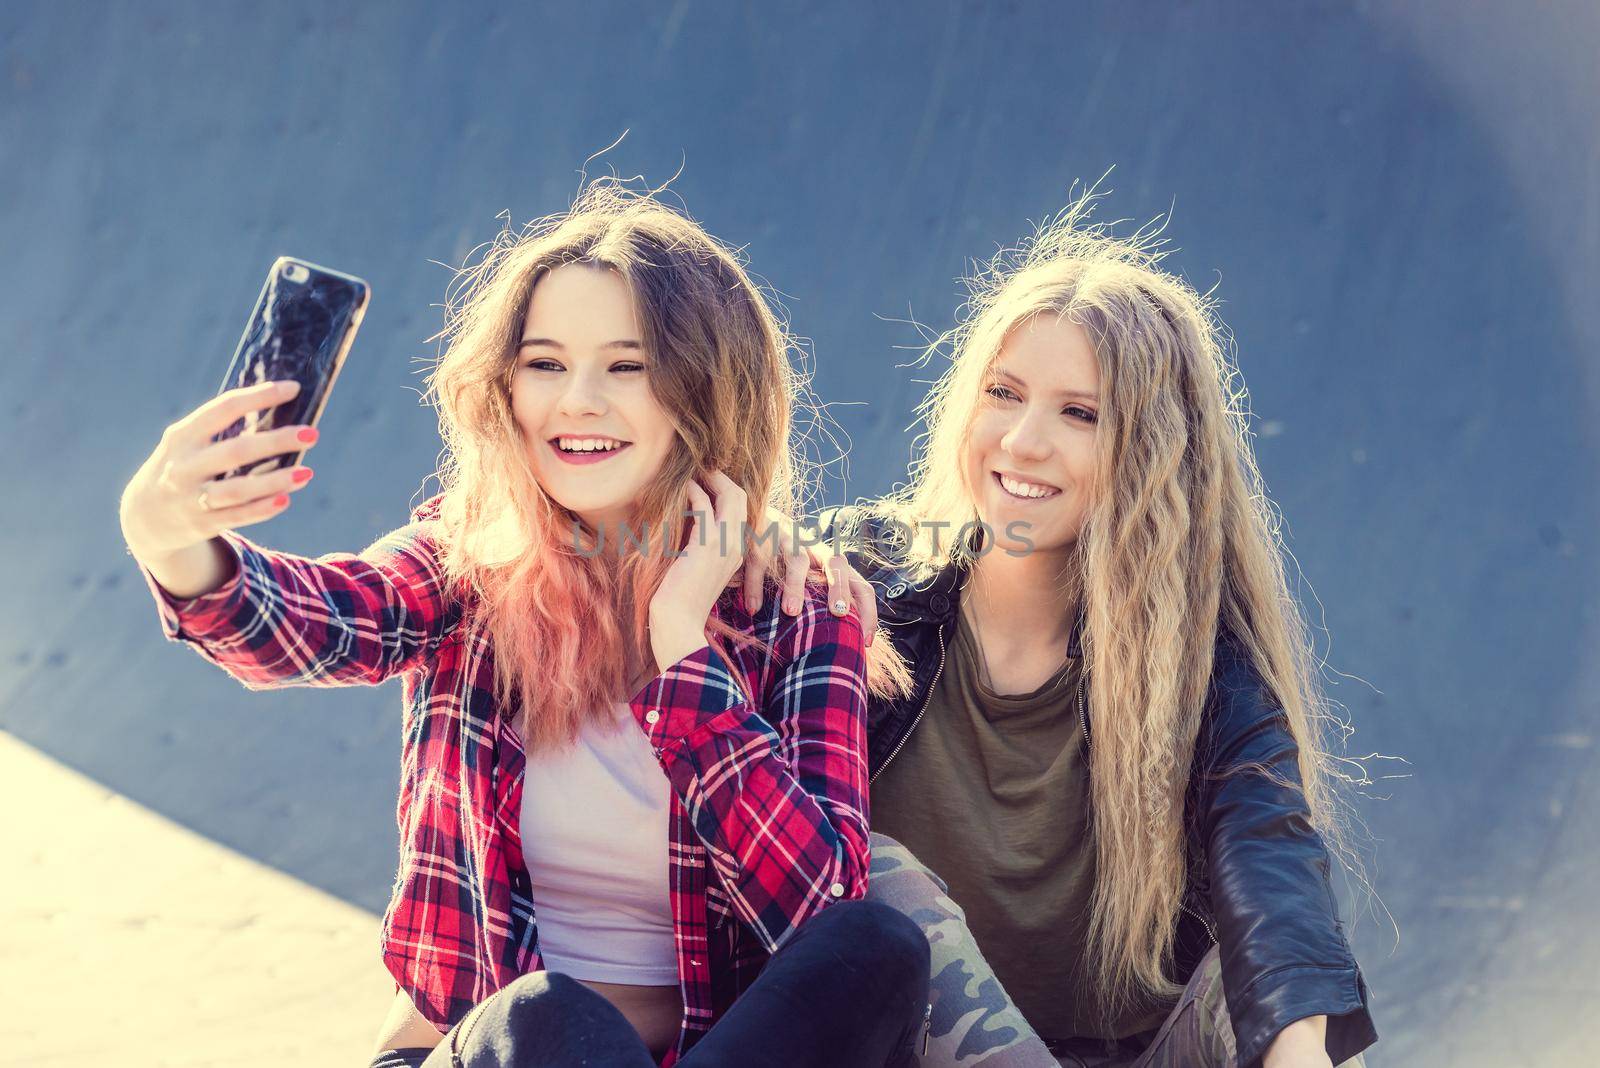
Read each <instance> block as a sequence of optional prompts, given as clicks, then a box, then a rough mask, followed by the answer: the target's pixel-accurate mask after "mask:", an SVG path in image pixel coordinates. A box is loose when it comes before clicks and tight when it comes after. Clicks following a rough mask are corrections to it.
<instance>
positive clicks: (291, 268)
mask: <svg viewBox="0 0 1600 1068" xmlns="http://www.w3.org/2000/svg"><path fill="white" fill-rule="evenodd" d="M283 276H284V277H285V278H287V279H288V280H289V281H291V282H304V281H305V280H306V278H307V277H308V272H307V271H306V269H305V268H304V267H302V266H300V265H299V264H298V263H291V264H289V265H288V266H286V267H285V268H284V269H283Z"/></svg>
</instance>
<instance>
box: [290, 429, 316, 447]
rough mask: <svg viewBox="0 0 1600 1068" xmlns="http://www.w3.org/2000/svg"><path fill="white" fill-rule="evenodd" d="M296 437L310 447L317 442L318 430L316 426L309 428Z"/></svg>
mask: <svg viewBox="0 0 1600 1068" xmlns="http://www.w3.org/2000/svg"><path fill="white" fill-rule="evenodd" d="M295 437H296V438H298V439H300V440H301V441H303V442H305V443H306V444H307V445H309V444H311V443H312V442H313V441H316V440H317V428H316V427H314V426H308V427H306V428H305V429H303V430H301V431H300V433H298V434H296V435H295Z"/></svg>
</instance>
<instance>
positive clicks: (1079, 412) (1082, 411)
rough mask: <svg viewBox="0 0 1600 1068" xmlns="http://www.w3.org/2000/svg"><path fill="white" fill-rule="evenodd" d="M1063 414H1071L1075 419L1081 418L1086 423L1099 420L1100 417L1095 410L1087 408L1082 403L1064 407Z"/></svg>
mask: <svg viewBox="0 0 1600 1068" xmlns="http://www.w3.org/2000/svg"><path fill="white" fill-rule="evenodd" d="M1062 414H1064V415H1070V416H1072V417H1073V418H1074V419H1081V420H1082V421H1083V422H1085V423H1093V422H1097V421H1098V420H1099V418H1100V417H1099V416H1098V415H1096V414H1095V413H1094V411H1092V410H1091V409H1089V408H1085V407H1083V406H1082V405H1080V404H1074V405H1071V406H1070V407H1068V408H1066V409H1064V410H1063V413H1062Z"/></svg>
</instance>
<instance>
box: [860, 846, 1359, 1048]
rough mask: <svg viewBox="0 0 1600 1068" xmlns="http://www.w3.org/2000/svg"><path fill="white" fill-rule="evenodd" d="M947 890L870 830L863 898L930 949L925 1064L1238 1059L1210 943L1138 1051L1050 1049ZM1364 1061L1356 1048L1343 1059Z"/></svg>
mask: <svg viewBox="0 0 1600 1068" xmlns="http://www.w3.org/2000/svg"><path fill="white" fill-rule="evenodd" d="M947 889H948V888H947V887H946V886H945V884H944V882H943V881H942V880H941V879H939V877H938V876H937V875H935V874H934V873H933V872H931V871H929V870H928V869H927V868H926V867H924V866H923V865H922V863H921V862H920V861H919V860H917V858H916V857H914V856H912V854H911V851H910V850H908V849H906V847H905V846H903V845H901V844H900V843H899V842H896V841H895V840H894V839H893V838H889V837H887V836H885V835H881V834H874V835H873V836H872V873H871V879H870V881H869V883H868V886H867V899H868V900H872V901H881V902H883V903H884V904H886V905H889V906H891V907H892V908H894V909H896V910H897V911H899V912H902V913H904V914H905V915H907V916H909V917H911V918H912V919H913V920H915V921H916V922H917V925H918V926H919V927H921V928H922V930H923V932H924V933H925V934H926V935H927V936H928V943H929V945H930V946H931V947H932V949H933V972H932V974H933V981H932V987H931V989H930V991H929V995H928V1000H929V1001H930V1002H932V1003H933V1016H932V1020H931V1026H930V1029H929V1031H928V1051H927V1053H926V1054H925V1055H924V1056H923V1058H922V1066H923V1068H1064V1066H1071V1068H1236V1063H1237V1062H1236V1060H1235V1055H1234V1054H1235V1050H1234V1041H1233V1026H1232V1024H1230V1023H1229V1020H1228V1003H1227V1000H1226V999H1225V998H1224V996H1223V991H1222V966H1221V962H1220V961H1219V959H1218V957H1217V951H1216V948H1215V947H1212V950H1211V952H1210V953H1208V954H1206V956H1205V957H1204V958H1203V959H1202V960H1201V962H1200V964H1199V966H1198V967H1197V968H1195V971H1194V975H1192V976H1190V978H1189V983H1188V986H1187V987H1185V989H1184V991H1183V996H1182V997H1180V998H1179V999H1178V1004H1177V1005H1176V1006H1175V1007H1174V1008H1173V1010H1172V1012H1171V1013H1170V1014H1169V1015H1168V1016H1167V1019H1166V1022H1165V1023H1163V1024H1162V1025H1161V1027H1160V1029H1159V1030H1158V1031H1157V1032H1156V1035H1155V1037H1154V1038H1153V1039H1152V1040H1151V1042H1150V1045H1149V1046H1148V1047H1147V1048H1145V1049H1144V1050H1143V1051H1142V1052H1137V1051H1133V1050H1128V1051H1126V1052H1124V1053H1120V1054H1074V1053H1061V1054H1055V1053H1051V1052H1050V1050H1049V1048H1048V1047H1047V1046H1046V1045H1045V1043H1044V1041H1043V1040H1042V1039H1040V1038H1039V1036H1038V1035H1036V1034H1034V1032H1033V1028H1031V1027H1029V1026H1028V1022H1027V1021H1026V1020H1024V1019H1023V1018H1022V1013H1020V1012H1018V1011H1017V1007H1016V1006H1015V1005H1013V1004H1012V1003H1011V999H1010V998H1008V997H1007V996H1006V992H1005V990H1004V989H1003V988H1002V987H1001V986H1000V980H998V979H996V978H995V975H994V971H993V970H992V969H991V968H990V967H989V964H988V962H987V961H986V960H984V958H983V954H982V953H981V952H980V951H979V949H978V944H977V943H976V942H975V941H973V938H972V932H971V931H969V930H967V922H966V914H965V913H963V912H962V911H961V906H959V905H957V904H956V903H955V902H954V901H952V900H950V898H949V896H948V895H947V894H946V893H945V891H946V890H947ZM1362 1065H1363V1061H1362V1059H1361V1058H1360V1057H1355V1058H1353V1059H1351V1060H1349V1061H1346V1062H1345V1064H1344V1066H1343V1068H1350V1066H1355V1068H1361V1066H1362Z"/></svg>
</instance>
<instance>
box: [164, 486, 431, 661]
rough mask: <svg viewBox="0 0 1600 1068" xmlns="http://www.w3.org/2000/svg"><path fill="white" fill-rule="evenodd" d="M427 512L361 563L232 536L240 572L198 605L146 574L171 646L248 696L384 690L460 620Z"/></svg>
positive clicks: (357, 556) (228, 548) (230, 546)
mask: <svg viewBox="0 0 1600 1068" xmlns="http://www.w3.org/2000/svg"><path fill="white" fill-rule="evenodd" d="M426 508H427V505H424V506H422V507H420V508H418V509H417V511H416V512H414V513H413V517H412V521H411V522H410V523H409V524H407V525H406V526H404V527H401V528H400V529H398V530H394V531H391V532H390V533H388V534H386V535H384V536H383V537H381V538H379V539H378V540H377V541H375V542H373V543H372V545H370V546H368V547H367V548H366V549H364V550H362V551H361V552H360V553H328V554H326V555H323V556H319V557H316V558H314V559H313V558H309V557H304V556H297V555H295V554H293V553H286V552H279V551H276V550H273V549H268V548H265V547H263V546H261V545H258V544H256V543H255V542H254V541H251V540H250V539H249V538H246V537H245V536H244V535H242V534H239V533H238V532H237V531H232V530H225V531H223V532H222V533H221V534H220V535H218V540H219V541H220V542H221V543H222V550H223V551H224V552H225V553H226V554H227V555H228V557H231V561H226V563H227V566H231V572H232V573H231V574H230V575H229V577H228V578H227V579H226V580H225V581H224V582H223V583H222V585H221V586H219V587H217V588H216V589H213V590H211V591H210V592H208V593H205V594H202V595H201V596H199V597H194V598H179V597H174V596H173V595H172V594H171V593H170V592H168V591H167V590H166V589H164V588H163V587H162V586H161V584H160V582H158V581H157V579H156V577H155V576H154V575H153V574H152V573H151V571H150V570H149V568H147V567H146V566H145V565H143V564H142V563H141V564H139V570H140V573H141V574H142V575H143V577H144V579H145V583H146V585H147V586H148V587H149V589H150V594H151V596H152V597H153V598H154V599H155V602H156V609H157V612H158V613H159V615H160V618H161V625H162V630H163V632H164V633H165V635H166V637H167V639H168V640H169V641H175V642H181V643H183V644H186V645H188V646H189V647H190V648H192V649H193V650H194V651H195V652H197V653H198V654H199V655H200V656H202V657H203V658H205V659H206V660H208V661H210V662H211V663H213V664H216V665H217V666H218V667H220V668H222V669H223V670H224V671H226V672H227V673H228V674H230V675H232V676H233V677H234V678H235V679H237V680H238V681H239V682H241V683H243V684H244V686H245V687H246V688H248V689H252V690H265V689H274V688H278V687H284V686H349V685H369V686H371V685H377V684H378V683H381V682H383V681H385V680H387V679H389V678H391V677H392V676H394V675H396V674H399V673H401V672H403V671H406V670H408V669H409V668H410V667H411V666H412V665H413V664H414V663H415V662H416V661H417V660H418V659H419V658H420V657H422V656H424V655H425V654H427V653H429V652H431V651H432V650H433V649H434V648H436V647H437V644H438V642H439V640H440V639H441V638H442V637H443V635H444V633H445V632H446V631H447V628H448V624H449V622H450V621H451V619H452V612H451V610H450V605H449V600H448V598H447V597H446V596H445V592H444V589H443V576H442V574H441V572H440V569H439V564H438V561H437V558H436V555H435V552H434V542H433V531H434V523H435V522H436V520H434V519H433V518H431V517H430V516H428V515H426V514H425V511H424V510H425V509H426ZM136 563H137V561H136Z"/></svg>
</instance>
